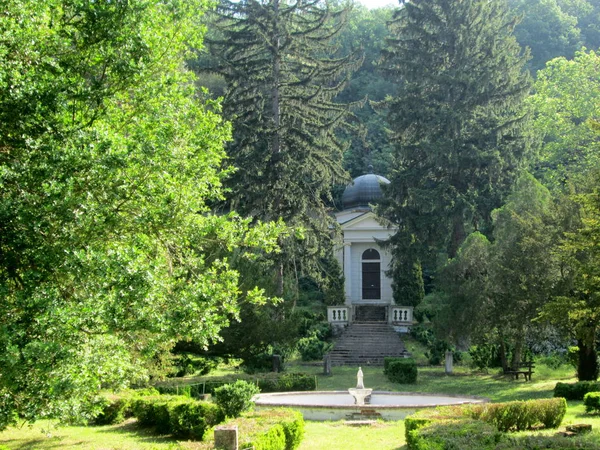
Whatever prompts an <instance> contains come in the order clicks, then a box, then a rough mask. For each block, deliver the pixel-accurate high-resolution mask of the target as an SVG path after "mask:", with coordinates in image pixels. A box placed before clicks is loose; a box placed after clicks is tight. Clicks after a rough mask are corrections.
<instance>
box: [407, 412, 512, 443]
mask: <svg viewBox="0 0 600 450" xmlns="http://www.w3.org/2000/svg"><path fill="white" fill-rule="evenodd" d="M501 437H502V433H500V432H499V431H498V430H497V429H496V428H494V427H493V426H492V425H490V424H487V423H485V422H482V421H480V420H474V419H454V420H444V421H436V422H432V423H429V424H427V425H425V426H424V427H422V428H419V429H416V430H412V431H411V432H410V433H408V432H407V433H406V443H407V446H408V448H409V449H413V450H446V449H477V450H493V449H495V448H496V445H497V444H498V442H500V439H501Z"/></svg>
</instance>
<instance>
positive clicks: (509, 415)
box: [466, 398, 567, 432]
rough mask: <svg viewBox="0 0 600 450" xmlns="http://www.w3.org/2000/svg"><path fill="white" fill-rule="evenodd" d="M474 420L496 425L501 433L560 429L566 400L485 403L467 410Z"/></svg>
mask: <svg viewBox="0 0 600 450" xmlns="http://www.w3.org/2000/svg"><path fill="white" fill-rule="evenodd" d="M466 410H467V411H468V415H469V416H470V417H472V418H473V419H477V420H481V421H483V422H486V423H489V424H491V425H494V426H495V427H496V428H497V429H498V430H499V431H503V432H506V431H523V430H530V429H531V428H533V427H535V426H538V425H541V426H543V427H544V428H558V427H559V426H560V424H561V422H562V420H563V418H564V417H565V414H566V412H567V401H566V400H565V399H564V398H547V399H539V400H527V401H515V402H506V403H485V404H482V405H473V406H472V407H470V408H466Z"/></svg>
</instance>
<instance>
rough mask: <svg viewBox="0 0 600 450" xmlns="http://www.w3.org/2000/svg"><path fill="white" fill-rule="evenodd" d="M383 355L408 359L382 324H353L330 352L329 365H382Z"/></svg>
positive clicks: (390, 329) (391, 332)
mask: <svg viewBox="0 0 600 450" xmlns="http://www.w3.org/2000/svg"><path fill="white" fill-rule="evenodd" d="M386 356H392V357H408V356H410V353H408V351H407V350H406V348H405V347H404V344H403V343H402V341H401V340H400V337H399V335H398V333H396V332H395V331H394V330H393V329H392V328H391V327H390V326H389V325H388V324H387V323H386V322H353V323H352V324H351V325H350V326H348V328H346V330H345V331H344V333H343V334H342V335H341V336H340V337H339V338H338V339H337V341H336V343H335V345H334V347H333V350H332V351H331V353H330V357H331V365H332V366H383V359H384V358H385V357H386Z"/></svg>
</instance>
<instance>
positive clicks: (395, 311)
mask: <svg viewBox="0 0 600 450" xmlns="http://www.w3.org/2000/svg"><path fill="white" fill-rule="evenodd" d="M412 320H413V307H412V306H392V307H391V308H390V315H389V321H390V322H391V323H397V322H403V323H406V322H412Z"/></svg>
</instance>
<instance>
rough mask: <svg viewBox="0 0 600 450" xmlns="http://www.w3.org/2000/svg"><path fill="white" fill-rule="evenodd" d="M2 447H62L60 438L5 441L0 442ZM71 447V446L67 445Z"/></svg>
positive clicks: (29, 449) (37, 449)
mask: <svg viewBox="0 0 600 450" xmlns="http://www.w3.org/2000/svg"><path fill="white" fill-rule="evenodd" d="M83 443H84V441H81V442H77V443H76V444H75V445H82V444H83ZM2 445H7V446H8V447H10V448H14V449H19V450H40V449H49V448H60V447H64V446H65V445H64V443H63V442H62V439H61V438H39V439H27V440H25V439H7V440H5V441H2ZM69 447H72V445H69Z"/></svg>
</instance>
